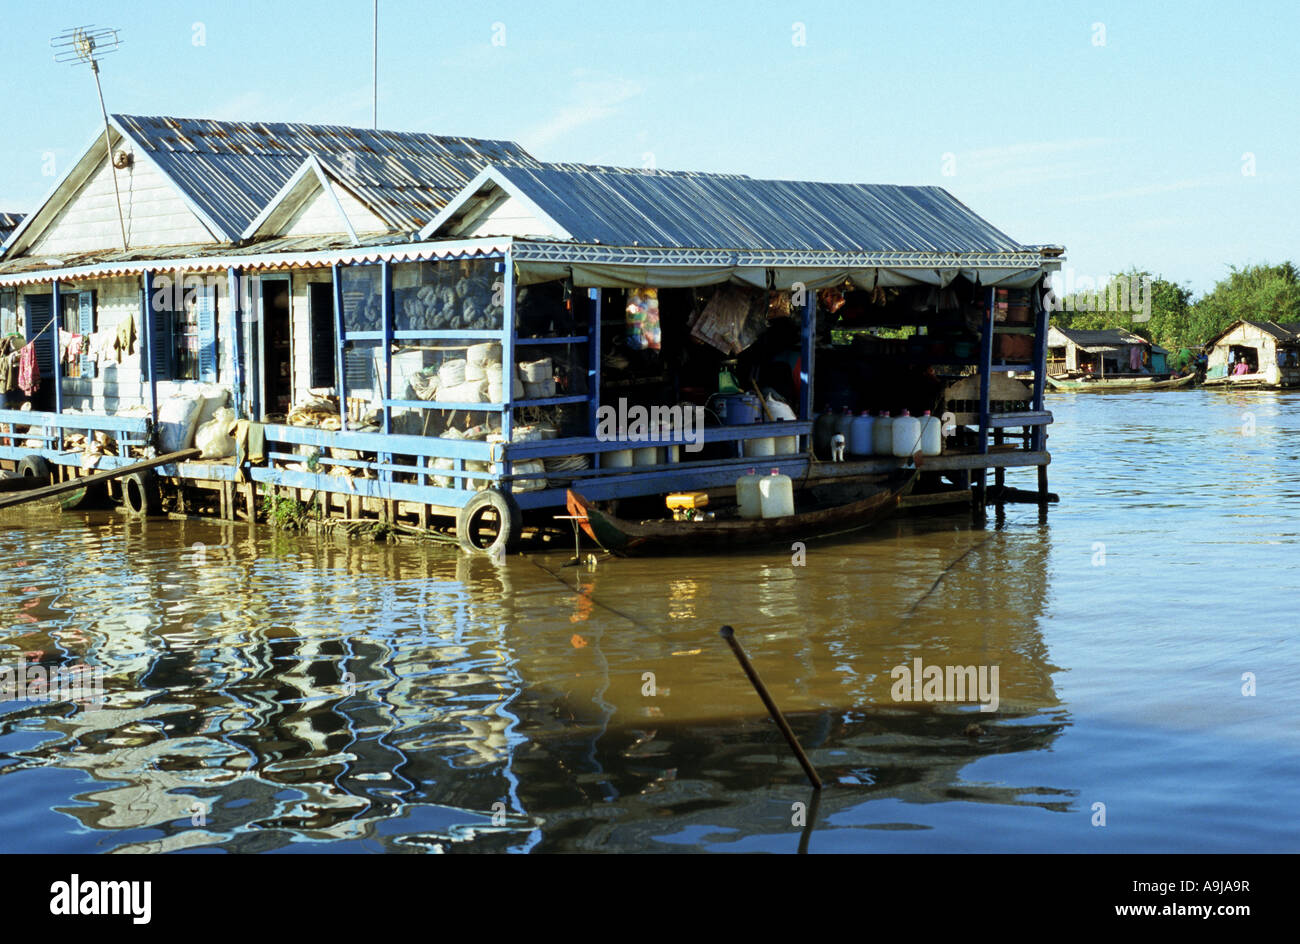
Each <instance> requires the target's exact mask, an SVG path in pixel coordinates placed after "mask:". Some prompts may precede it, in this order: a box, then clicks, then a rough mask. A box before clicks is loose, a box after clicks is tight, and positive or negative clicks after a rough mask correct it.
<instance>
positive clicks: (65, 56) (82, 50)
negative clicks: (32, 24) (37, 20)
mask: <svg viewBox="0 0 1300 944" xmlns="http://www.w3.org/2000/svg"><path fill="white" fill-rule="evenodd" d="M50 45H51V46H53V47H54V61H55V62H71V63H73V64H77V63H82V62H88V63H90V74H91V75H93V76H94V77H95V91H96V93H98V95H99V113H100V114H101V115H102V116H103V117H104V150H105V151H106V152H107V154H108V172H109V173H110V174H112V175H113V196H114V197H116V198H117V223H118V225H119V226H120V227H121V228H122V250H123V251H124V252H125V251H126V250H127V249H128V248H129V247H128V246H127V241H126V218H125V217H124V216H123V215H122V192H121V191H120V190H119V189H118V186H117V168H116V167H115V166H113V142H112V140H111V138H110V135H109V130H108V109H106V108H105V107H104V89H103V88H102V87H101V86H100V84H99V60H100V59H101V58H103V57H104V56H107V55H108V54H109V53H110V52H115V51H116V50H117V47H118V46H120V45H122V40H121V39H120V38H119V37H118V35H117V30H115V29H96V28H95V27H94V26H74V27H73V28H72V29H67V30H64V31H63V32H62V33H60V34H59V35H58V36H55V37H54V38H53V39H51V40H50Z"/></svg>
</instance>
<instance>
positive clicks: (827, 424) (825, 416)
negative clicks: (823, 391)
mask: <svg viewBox="0 0 1300 944" xmlns="http://www.w3.org/2000/svg"><path fill="white" fill-rule="evenodd" d="M834 435H835V411H834V410H833V409H831V408H830V407H829V406H828V407H827V408H826V409H825V410H823V411H822V413H821V415H820V416H818V417H817V419H816V420H814V421H813V452H814V453H816V454H817V456H819V457H820V458H822V459H829V458H830V456H831V437H832V436H834Z"/></svg>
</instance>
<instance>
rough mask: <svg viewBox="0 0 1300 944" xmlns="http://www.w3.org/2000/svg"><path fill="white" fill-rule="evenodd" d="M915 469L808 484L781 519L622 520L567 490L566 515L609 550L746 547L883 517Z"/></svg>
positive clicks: (844, 529) (833, 531) (829, 532)
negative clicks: (875, 480) (880, 479)
mask: <svg viewBox="0 0 1300 944" xmlns="http://www.w3.org/2000/svg"><path fill="white" fill-rule="evenodd" d="M916 474H917V473H916V470H915V469H909V470H906V471H904V472H901V473H898V474H896V475H894V476H892V477H891V478H890V479H889V480H888V481H887V482H886V483H885V484H884V485H883V486H874V487H873V486H871V485H869V484H867V483H862V482H858V483H844V484H838V483H837V484H831V485H821V486H813V487H811V488H807V489H804V490H803V491H801V492H799V493H797V494H796V495H795V513H794V514H793V515H787V516H785V517H782V518H763V519H746V518H718V519H714V520H705V521H673V520H671V519H657V520H652V521H639V522H638V521H626V520H624V519H622V518H618V517H615V516H614V515H612V514H610V513H609V512H605V511H601V510H600V509H599V508H597V507H596V505H595V503H594V502H591V501H589V500H588V499H586V498H584V497H583V496H582V495H580V494H578V493H577V492H575V491H573V490H572V489H570V490H569V491H568V493H567V504H568V507H569V514H571V515H573V516H574V517H576V518H580V519H581V520H580V522H579V524H580V525H581V526H582V530H583V531H584V532H586V534H587V536H588V537H590V538H591V539H592V540H593V541H595V542H596V543H597V544H599V545H600V546H601V547H603V548H604V549H605V550H607V551H610V552H611V553H614V554H618V555H621V556H633V555H642V554H645V555H655V554H690V553H696V552H705V551H711V550H719V549H747V548H751V547H757V546H761V545H764V544H777V543H784V544H787V545H788V544H789V542H791V541H808V540H812V539H815V538H827V537H833V536H835V535H840V534H849V533H851V532H854V531H860V530H862V529H863V528H868V527H870V526H871V525H873V524H875V523H876V522H878V521H881V520H883V519H884V518H887V517H888V516H889V515H891V514H893V512H894V511H895V510H897V508H898V503H899V501H900V500H901V499H902V498H903V497H904V496H905V495H907V494H908V493H909V492H910V491H911V490H912V486H913V484H914V483H915V482H916Z"/></svg>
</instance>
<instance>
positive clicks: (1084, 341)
mask: <svg viewBox="0 0 1300 944" xmlns="http://www.w3.org/2000/svg"><path fill="white" fill-rule="evenodd" d="M1053 332H1055V333H1056V334H1058V335H1060V336H1061V337H1064V338H1065V339H1066V340H1067V341H1069V342H1071V343H1072V344H1074V345H1075V346H1077V347H1080V348H1082V349H1083V350H1085V351H1088V352H1089V353H1093V354H1095V353H1096V352H1098V351H1113V350H1117V349H1118V348H1121V347H1132V346H1133V345H1135V344H1139V345H1148V344H1151V342H1150V341H1148V340H1147V339H1146V338H1144V337H1142V336H1141V335H1140V334H1134V333H1133V332H1132V331H1125V330H1124V329H1122V328H1102V329H1096V330H1085V329H1080V328H1061V327H1058V326H1057V325H1052V326H1051V328H1050V330H1049V331H1048V335H1049V336H1050V335H1051V334H1052V333H1053ZM1048 343H1049V344H1050V343H1051V342H1050V340H1049V342H1048ZM1161 350H1163V348H1162V349H1161ZM1166 353H1168V352H1166Z"/></svg>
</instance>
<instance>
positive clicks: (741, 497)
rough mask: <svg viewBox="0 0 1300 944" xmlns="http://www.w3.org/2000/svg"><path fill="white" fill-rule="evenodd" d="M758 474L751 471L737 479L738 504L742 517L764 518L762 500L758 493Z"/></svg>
mask: <svg viewBox="0 0 1300 944" xmlns="http://www.w3.org/2000/svg"><path fill="white" fill-rule="evenodd" d="M758 479H759V476H758V473H757V472H755V471H754V470H753V469H750V470H749V471H748V472H746V473H745V474H744V475H742V476H741V477H740V478H738V479H736V504H737V505H739V506H740V517H742V518H761V517H762V516H763V506H762V498H761V496H760V495H759V491H758Z"/></svg>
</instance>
